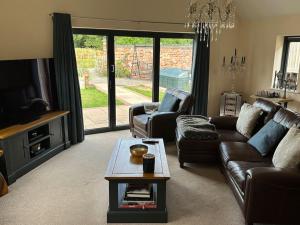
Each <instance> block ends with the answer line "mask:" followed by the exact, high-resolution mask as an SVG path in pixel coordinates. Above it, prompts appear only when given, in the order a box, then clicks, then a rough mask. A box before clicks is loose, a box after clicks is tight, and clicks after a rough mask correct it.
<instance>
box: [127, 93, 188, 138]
mask: <svg viewBox="0 0 300 225" xmlns="http://www.w3.org/2000/svg"><path fill="white" fill-rule="evenodd" d="M167 92H168V93H169V94H171V95H173V96H176V97H177V98H178V99H179V101H178V109H177V110H176V111H175V112H160V113H154V114H152V115H148V114H146V113H145V110H144V104H143V103H142V104H139V105H134V106H132V107H130V109H129V126H130V131H131V133H132V135H133V136H134V137H150V138H163V139H164V141H173V140H174V138H175V128H176V118H177V117H178V116H179V115H185V114H190V113H191V109H192V106H193V98H192V96H191V94H190V93H188V92H185V91H182V90H178V89H168V90H167Z"/></svg>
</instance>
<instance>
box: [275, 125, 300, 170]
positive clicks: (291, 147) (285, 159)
mask: <svg viewBox="0 0 300 225" xmlns="http://www.w3.org/2000/svg"><path fill="white" fill-rule="evenodd" d="M272 162H273V164H274V166H275V167H279V168H298V169H299V168H300V129H299V128H297V127H296V126H295V125H294V126H293V127H292V128H290V130H289V131H288V133H287V134H286V135H285V137H284V138H283V139H282V141H281V142H280V143H279V145H278V147H277V148H276V150H275V153H274V155H273V159H272Z"/></svg>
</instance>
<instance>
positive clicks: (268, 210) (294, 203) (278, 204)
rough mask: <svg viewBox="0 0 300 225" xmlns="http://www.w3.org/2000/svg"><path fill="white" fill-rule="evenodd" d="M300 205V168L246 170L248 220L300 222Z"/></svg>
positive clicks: (245, 210)
mask: <svg viewBox="0 0 300 225" xmlns="http://www.w3.org/2000/svg"><path fill="white" fill-rule="evenodd" d="M299 208H300V173H299V171H296V170H292V169H279V168H274V167H259V168H253V169H250V170H248V171H247V172H246V189H245V208H244V214H245V218H246V221H247V222H249V223H250V222H252V223H253V222H260V223H281V222H284V223H287V224H290V223H291V224H299V223H300V217H299Z"/></svg>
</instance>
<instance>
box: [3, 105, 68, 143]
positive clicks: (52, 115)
mask: <svg viewBox="0 0 300 225" xmlns="http://www.w3.org/2000/svg"><path fill="white" fill-rule="evenodd" d="M67 114H69V111H53V112H49V113H46V114H44V115H42V116H41V117H40V118H39V119H37V120H34V121H32V122H29V123H25V124H16V125H12V126H9V127H6V128H4V129H1V130H0V139H5V138H8V137H10V136H13V135H16V134H19V133H21V132H24V131H26V130H30V129H32V128H34V127H36V126H39V125H42V124H45V123H48V122H49V121H51V120H54V119H56V118H59V117H62V116H65V115H67Z"/></svg>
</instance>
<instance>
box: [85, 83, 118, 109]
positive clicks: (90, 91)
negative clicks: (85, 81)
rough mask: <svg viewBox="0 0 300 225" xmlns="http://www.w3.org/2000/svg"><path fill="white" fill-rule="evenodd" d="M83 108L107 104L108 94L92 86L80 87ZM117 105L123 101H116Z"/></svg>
mask: <svg viewBox="0 0 300 225" xmlns="http://www.w3.org/2000/svg"><path fill="white" fill-rule="evenodd" d="M80 92H81V100H82V107H83V108H96V107H105V106H108V96H107V94H106V93H104V92H102V91H99V90H97V89H96V88H94V87H91V88H84V89H80ZM116 104H117V105H123V102H122V101H120V100H118V99H117V101H116Z"/></svg>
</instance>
